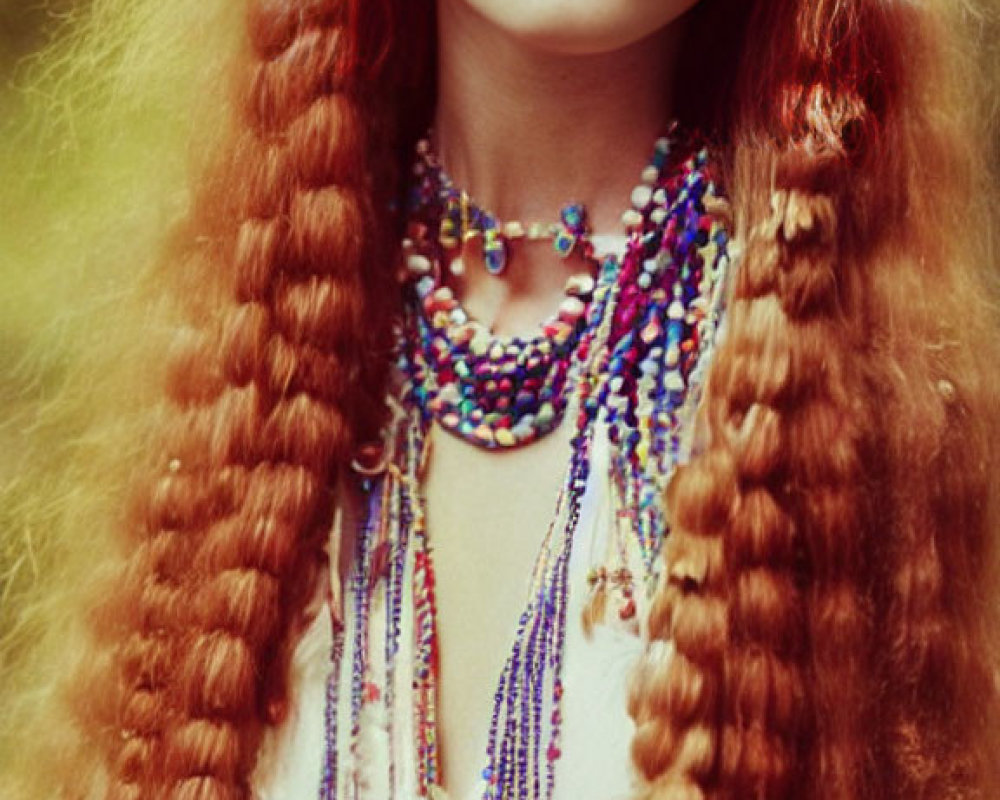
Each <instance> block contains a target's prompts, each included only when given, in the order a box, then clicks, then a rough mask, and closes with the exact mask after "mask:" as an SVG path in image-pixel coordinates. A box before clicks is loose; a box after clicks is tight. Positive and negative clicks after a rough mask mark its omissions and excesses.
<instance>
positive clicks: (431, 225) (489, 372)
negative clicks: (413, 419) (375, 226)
mask: <svg viewBox="0 0 1000 800" xmlns="http://www.w3.org/2000/svg"><path fill="white" fill-rule="evenodd" d="M669 153H670V140H669V138H666V137H663V138H661V139H658V140H657V142H656V145H655V147H654V152H653V156H652V159H651V161H650V163H649V165H648V166H647V168H646V169H644V170H643V173H642V178H641V181H642V182H641V183H640V184H639V186H637V187H636V189H635V190H634V191H633V193H632V198H631V199H632V206H633V207H632V208H630V209H629V210H627V211H626V212H625V214H624V216H623V223H625V224H626V225H627V226H628V228H629V229H636V228H639V227H642V226H643V225H644V224H648V223H649V217H650V215H652V214H654V213H657V207H656V206H655V205H654V203H653V202H652V197H653V195H654V193H656V192H657V191H658V190H659V189H660V186H659V184H660V181H661V178H662V170H663V166H664V165H665V164H666V162H667V159H668V156H669ZM414 174H415V177H416V181H415V185H414V187H413V189H412V190H411V192H410V207H409V213H410V223H409V226H408V234H409V235H408V237H407V238H406V240H405V241H404V243H403V251H404V257H405V259H406V265H407V270H408V272H409V274H410V276H411V280H412V283H413V286H414V289H415V292H416V295H417V297H418V298H419V301H420V302H419V305H418V308H419V309H420V311H422V313H421V314H420V315H418V317H417V326H418V331H419V337H418V342H419V347H417V348H415V349H414V351H413V356H414V368H415V370H416V372H417V374H416V375H415V379H414V383H415V384H416V385H417V387H418V391H419V392H422V393H425V394H426V397H420V398H418V399H419V400H420V401H421V402H422V403H423V402H426V405H427V407H428V408H429V410H430V411H431V413H432V414H433V416H434V417H435V419H436V420H437V421H438V423H439V424H440V425H441V426H442V427H443V428H444V429H445V430H447V431H450V432H451V433H454V434H456V435H458V436H460V437H461V438H463V439H465V440H466V441H469V442H471V443H472V444H475V445H477V446H480V447H485V448H489V449H495V448H509V447H517V446H522V445H525V444H530V443H531V442H533V441H534V440H535V439H537V438H539V437H540V436H544V435H545V434H547V433H549V432H550V431H552V430H554V429H555V428H556V427H557V425H558V424H559V422H560V421H561V420H562V415H563V412H564V411H565V409H566V401H567V392H566V390H567V387H568V384H569V372H570V362H571V360H572V356H573V353H574V352H575V351H576V347H577V344H578V343H579V339H580V335H581V334H582V332H583V330H584V328H585V326H586V311H587V307H588V305H589V304H590V300H591V297H592V294H593V290H594V286H595V281H594V278H593V277H592V275H591V272H593V271H595V270H596V269H597V267H598V264H597V262H596V260H595V259H594V257H593V252H594V248H593V244H592V242H591V241H590V238H589V229H588V226H587V222H586V218H587V215H586V209H585V208H584V207H583V206H582V205H580V204H579V203H571V204H569V205H567V206H565V207H564V208H563V209H562V211H561V214H560V216H561V222H560V223H558V224H552V225H548V226H546V225H542V224H538V223H536V224H533V225H529V226H524V225H522V224H521V223H508V224H506V225H504V224H502V223H500V221H499V220H497V219H496V217H495V216H494V215H492V214H491V213H490V212H488V211H485V210H483V209H481V208H479V207H478V205H476V204H475V203H474V201H472V200H471V198H469V196H468V195H467V194H466V193H465V192H461V191H459V190H457V189H455V188H454V186H453V184H452V182H451V179H450V178H449V177H448V176H447V174H446V173H445V172H444V170H443V169H442V167H441V165H440V164H439V163H438V161H437V158H436V157H435V155H434V153H433V151H432V150H431V148H430V144H429V141H428V140H427V139H424V140H421V141H420V142H419V143H418V145H417V164H416V166H415V168H414ZM547 237H551V238H552V239H553V247H554V249H555V251H556V253H558V254H559V256H561V257H562V258H568V257H569V256H570V255H571V254H572V253H573V252H575V251H578V252H580V254H581V255H582V256H583V259H584V262H585V264H586V269H587V271H586V272H582V273H580V274H577V275H574V276H572V277H571V278H570V279H569V280H568V281H567V283H566V289H565V292H566V298H565V300H564V301H563V302H562V303H561V304H560V306H559V309H558V310H557V312H556V313H555V314H554V315H552V316H551V317H550V318H549V319H547V320H545V322H543V323H542V325H541V329H540V331H539V333H538V334H537V335H535V336H534V337H531V338H522V337H517V336H514V337H509V336H499V335H495V334H493V333H491V332H490V331H489V330H488V329H487V328H486V326H484V325H482V324H481V323H479V322H477V321H476V320H473V319H471V318H470V317H469V314H468V313H467V312H466V311H465V309H464V308H462V306H461V304H460V303H459V301H458V300H457V299H456V297H455V295H454V293H453V292H452V290H451V289H450V288H449V287H447V286H445V285H443V281H444V277H445V272H446V268H445V265H446V264H448V263H449V262H450V263H451V264H456V263H462V261H461V259H460V258H456V257H455V256H456V255H457V254H460V253H461V251H462V250H463V249H464V247H465V246H466V244H467V243H468V242H470V241H473V240H481V244H482V252H483V257H484V261H485V263H486V268H487V270H488V271H490V272H491V273H493V274H499V273H500V272H502V271H503V265H505V264H506V263H507V261H508V259H509V257H510V241H511V240H512V239H517V238H528V239H540V238H547ZM498 259H499V261H498ZM497 264H500V266H497Z"/></svg>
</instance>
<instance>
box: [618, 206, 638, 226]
mask: <svg viewBox="0 0 1000 800" xmlns="http://www.w3.org/2000/svg"><path fill="white" fill-rule="evenodd" d="M622 224H623V225H624V226H625V227H626V228H638V227H639V226H640V225H642V214H640V213H639V212H638V211H636V210H635V209H634V208H630V209H628V210H627V211H626V212H625V213H624V214H622Z"/></svg>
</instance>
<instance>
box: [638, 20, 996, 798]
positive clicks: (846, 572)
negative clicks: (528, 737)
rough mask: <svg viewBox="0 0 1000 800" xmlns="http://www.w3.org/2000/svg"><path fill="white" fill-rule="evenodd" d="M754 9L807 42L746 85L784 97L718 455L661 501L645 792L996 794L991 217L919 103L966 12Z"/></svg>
mask: <svg viewBox="0 0 1000 800" xmlns="http://www.w3.org/2000/svg"><path fill="white" fill-rule="evenodd" d="M755 24H756V25H759V26H761V27H759V28H758V27H755V28H753V30H768V31H788V30H792V31H795V34H794V35H793V36H792V37H790V38H791V41H794V42H795V43H796V47H797V48H798V49H797V50H791V49H789V48H787V41H788V38H785V39H784V44H776V42H779V41H780V40H779V37H777V36H773V37H771V49H770V50H768V48H767V47H764V48H761V49H760V50H758V51H755V52H754V53H753V54H752V60H753V62H754V63H755V65H756V67H755V68H756V69H758V70H759V71H760V72H759V75H758V76H754V75H752V74H751V76H750V77H749V78H748V79H746V80H747V84H746V85H745V86H744V88H743V92H744V98H745V99H746V98H748V97H749V98H757V97H764V98H771V100H772V105H771V106H766V105H765V106H763V107H761V106H759V105H756V106H755V105H754V104H753V103H750V104H749V105H748V106H746V107H745V109H744V111H743V116H742V119H741V121H740V125H739V126H738V128H737V130H738V135H737V137H736V138H737V142H736V148H735V157H734V162H735V166H734V170H733V172H734V180H733V183H734V184H735V185H736V187H737V195H736V211H737V218H739V219H742V221H743V227H742V228H741V230H742V237H741V238H743V239H745V241H746V251H745V254H744V255H745V257H744V259H743V261H742V263H741V265H740V271H739V273H738V275H737V278H736V281H735V285H734V287H733V295H732V299H731V304H730V308H729V312H728V313H729V319H728V333H727V338H726V341H725V342H724V344H723V346H722V347H721V349H720V350H719V352H718V353H717V354H716V356H715V363H714V365H713V367H712V370H711V373H710V378H709V386H708V389H707V391H706V397H705V409H704V412H705V423H706V428H707V433H708V436H707V439H708V441H709V445H708V447H707V450H706V451H705V452H703V453H702V454H701V455H699V456H697V457H696V458H695V459H693V461H692V463H690V464H689V465H688V466H686V467H684V468H681V469H680V470H679V471H678V474H677V475H676V477H675V479H674V482H673V484H672V486H671V490H670V491H669V492H668V496H667V498H666V505H667V508H668V511H669V513H670V516H671V522H672V533H671V539H672V541H669V540H668V544H667V547H666V553H665V558H666V564H667V581H666V582H665V584H664V586H663V587H662V588H661V591H660V593H659V595H658V597H657V598H656V599H655V600H654V603H653V607H652V610H651V615H650V621H649V627H650V633H651V637H652V639H653V640H654V642H653V646H651V647H650V649H649V651H648V653H647V655H646V657H645V659H644V661H643V663H642V664H641V665H640V669H639V670H638V673H637V676H636V681H635V683H634V685H633V693H632V708H631V711H632V713H633V716H634V717H635V719H636V722H637V735H636V738H635V742H634V748H633V755H634V758H635V761H636V764H637V766H638V768H639V771H640V774H641V776H642V777H643V778H644V783H643V788H642V790H641V791H640V796H642V797H664V798H666V797H671V798H672V797H675V796H678V797H687V796H690V797H701V796H713V797H725V798H743V797H755V798H790V797H795V798H830V799H831V800H833V798H837V799H838V800H847V799H848V798H851V799H852V800H853V799H854V798H859V797H879V798H882V797H886V798H889V797H900V798H902V797H912V796H917V797H954V798H979V797H985V796H990V795H989V790H988V789H986V787H994V788H995V787H996V786H997V783H996V775H995V772H996V769H995V768H991V767H990V764H989V755H988V753H989V747H988V745H987V742H990V741H992V740H995V739H996V736H997V734H996V724H995V722H991V721H990V715H991V714H995V713H996V709H997V690H996V684H995V673H993V674H991V669H995V664H996V662H995V658H996V652H995V650H990V642H991V641H995V638H996V636H995V634H994V633H990V631H989V628H988V621H989V620H990V619H993V618H995V611H992V610H990V608H989V606H988V602H989V597H990V594H991V592H990V587H991V583H990V581H991V580H995V579H996V573H995V571H994V569H995V564H996V560H995V555H996V545H995V535H994V531H993V526H995V524H996V519H995V512H994V511H993V509H994V508H995V504H994V503H993V502H992V501H991V500H990V499H989V489H990V487H991V484H994V483H995V482H994V481H992V480H991V479H990V477H989V475H990V471H991V469H990V464H992V463H995V458H994V457H992V456H991V455H990V453H989V442H990V441H991V439H992V437H993V436H995V432H996V424H995V422H996V411H995V409H994V408H990V407H989V403H990V402H991V400H992V402H994V403H995V398H996V394H997V386H996V382H995V381H994V380H992V379H989V378H988V377H987V376H988V375H989V372H988V370H989V369H990V367H989V366H988V364H989V362H988V360H987V359H986V358H985V357H980V356H979V353H982V352H985V353H987V354H988V353H993V352H996V336H995V324H996V321H995V319H994V318H992V317H991V315H990V314H989V313H988V312H987V311H986V309H987V307H988V300H987V299H986V290H985V288H984V285H983V283H982V282H981V280H980V279H979V277H978V276H977V275H976V274H975V272H974V271H973V269H972V267H971V265H970V264H969V263H968V258H969V255H970V251H971V250H974V248H969V247H967V246H966V244H965V243H959V244H958V245H956V244H955V240H954V238H953V237H952V236H950V231H951V230H954V229H956V228H958V227H960V226H961V225H967V224H969V222H970V221H971V220H979V219H981V217H980V216H978V215H977V214H976V213H975V209H974V208H973V206H972V204H971V203H970V202H969V200H968V198H965V197H962V196H961V193H962V192H963V191H966V190H967V187H969V186H976V185H979V182H978V181H977V180H975V176H974V175H972V174H971V173H970V171H969V169H970V167H972V166H974V165H972V164H970V163H969V162H963V160H962V159H963V156H961V155H958V154H959V152H960V148H959V146H958V141H960V136H961V135H962V134H965V135H967V132H965V131H958V132H957V133H956V131H957V130H958V128H959V127H960V123H951V124H954V125H955V126H956V129H955V130H948V129H947V128H948V123H942V122H941V119H940V118H935V117H933V115H932V113H931V112H930V111H929V110H928V108H927V107H926V104H927V97H928V94H927V92H928V88H927V87H928V86H932V87H933V86H937V87H941V86H947V85H950V84H948V82H947V80H946V78H953V77H954V76H945V77H942V76H941V75H940V72H939V69H940V68H939V67H938V66H937V65H938V63H939V61H942V62H945V63H946V62H947V61H948V59H947V58H943V59H942V58H941V56H942V55H951V54H942V53H941V52H939V51H934V50H933V48H929V47H928V44H927V43H928V42H929V41H933V36H932V33H931V32H932V31H936V34H935V35H936V36H937V38H938V40H940V39H941V36H940V30H945V29H947V22H946V21H945V20H943V19H941V18H938V17H934V16H933V12H932V11H930V10H928V9H923V10H920V9H914V8H910V7H904V6H903V5H896V4H890V3H884V2H874V0H873V1H872V2H865V1H863V0H855V1H854V2H849V3H844V2H836V3H835V2H826V1H825V0H816V2H801V3H795V2H776V3H772V4H768V6H767V7H766V8H765V7H763V6H761V7H760V8H759V9H758V14H757V16H756V22H755ZM899 31H907V32H908V35H909V36H910V37H912V38H909V39H905V40H903V41H900V40H899V38H898V36H899ZM748 40H749V41H751V42H756V41H757V39H755V38H754V36H753V35H752V34H749V35H748ZM783 48H784V49H783ZM925 62H926V63H925ZM751 72H752V71H751ZM754 81H757V82H759V84H760V86H759V87H758V90H757V91H749V92H748V91H747V88H746V86H749V85H752V84H753V82H754ZM922 81H926V85H922ZM952 110H953V111H955V112H956V113H955V116H954V117H953V118H952V119H959V120H960V119H961V113H959V112H958V111H957V110H955V109H952ZM942 127H943V128H945V130H944V132H942ZM786 143H787V144H786ZM928 162H929V166H925V165H927V164H928ZM914 165H920V168H917V169H914ZM769 185H770V186H772V187H773V189H772V190H771V191H770V192H768V189H767V187H768V186H769ZM930 187H935V190H941V189H943V190H944V191H943V192H942V193H941V194H940V195H938V194H936V192H935V195H934V196H933V197H932V194H931V191H930ZM769 194H770V197H769V196H768V195H769ZM768 200H770V209H769V210H768ZM941 209H944V210H943V211H942V210H941ZM950 209H957V210H956V211H955V212H954V218H952V219H949V218H948V216H949V213H951V212H950ZM963 214H966V215H968V217H967V218H964V217H963V216H962V215H963ZM916 220H920V223H918V222H916ZM920 224H922V225H923V226H925V227H918V225H920ZM973 224H974V223H973ZM941 298H947V299H946V300H944V301H943V302H942V300H941ZM926 343H929V344H926ZM977 351H978V352H977ZM946 587H948V588H947V589H946ZM667 639H673V643H674V650H675V652H674V653H671V649H670V647H669V646H666V645H664V644H663V642H661V641H659V640H667ZM991 665H992V666H991ZM977 704H978V705H979V706H980V708H977ZM991 726H992V730H991ZM991 769H992V774H991Z"/></svg>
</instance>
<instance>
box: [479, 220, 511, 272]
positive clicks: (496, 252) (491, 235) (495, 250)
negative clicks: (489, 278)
mask: <svg viewBox="0 0 1000 800" xmlns="http://www.w3.org/2000/svg"><path fill="white" fill-rule="evenodd" d="M508 255H509V253H508V246H507V241H506V239H505V238H504V236H503V234H502V233H500V232H499V231H498V230H496V229H494V228H490V229H487V230H485V231H483V263H484V264H485V265H486V271H487V272H488V273H490V275H493V276H499V275H502V274H503V273H504V271H505V270H506V269H507V257H508Z"/></svg>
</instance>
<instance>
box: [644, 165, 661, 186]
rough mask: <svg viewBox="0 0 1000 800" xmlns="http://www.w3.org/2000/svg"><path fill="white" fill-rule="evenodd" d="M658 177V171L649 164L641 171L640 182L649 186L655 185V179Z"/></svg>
mask: <svg viewBox="0 0 1000 800" xmlns="http://www.w3.org/2000/svg"><path fill="white" fill-rule="evenodd" d="M659 177H660V171H659V170H658V169H657V168H656V167H654V166H653V165H652V164H650V165H649V166H648V167H646V168H645V169H644V170H643V171H642V182H643V183H648V184H650V185H652V184H654V183H656V179H657V178H659Z"/></svg>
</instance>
